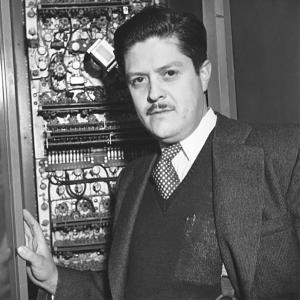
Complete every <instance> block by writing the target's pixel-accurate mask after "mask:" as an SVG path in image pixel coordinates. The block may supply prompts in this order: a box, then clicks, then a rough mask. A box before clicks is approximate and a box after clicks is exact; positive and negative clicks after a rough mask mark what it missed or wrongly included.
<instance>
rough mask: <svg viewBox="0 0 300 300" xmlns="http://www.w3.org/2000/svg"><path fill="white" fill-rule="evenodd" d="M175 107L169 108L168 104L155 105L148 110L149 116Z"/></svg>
mask: <svg viewBox="0 0 300 300" xmlns="http://www.w3.org/2000/svg"><path fill="white" fill-rule="evenodd" d="M172 108H173V107H170V106H168V105H167V104H166V103H153V104H152V105H151V106H150V107H149V108H148V109H147V115H151V114H152V113H154V112H157V111H160V110H164V109H172Z"/></svg>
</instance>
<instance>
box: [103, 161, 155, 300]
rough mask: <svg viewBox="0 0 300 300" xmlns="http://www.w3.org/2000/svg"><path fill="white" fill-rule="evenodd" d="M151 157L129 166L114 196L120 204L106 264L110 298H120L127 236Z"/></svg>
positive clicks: (126, 260) (125, 266) (143, 189)
mask: <svg viewBox="0 0 300 300" xmlns="http://www.w3.org/2000/svg"><path fill="white" fill-rule="evenodd" d="M155 160H156V155H155V156H151V157H148V158H147V159H146V160H141V161H140V163H139V164H138V165H136V166H135V167H134V168H132V169H130V171H129V172H128V174H126V178H125V180H124V183H123V185H122V190H121V191H120V193H119V195H121V197H118V199H117V200H118V201H122V202H123V203H122V208H121V209H120V213H119V215H118V218H117V220H116V223H115V225H114V228H113V231H114V236H113V241H112V245H111V250H110V255H109V265H108V267H109V281H110V287H111V294H112V298H113V299H114V300H117V299H118V300H121V299H124V292H125V283H126V273H127V264H128V254H129V247H130V241H131V236H132V232H133V228H134V223H135V220H136V217H137V213H138V209H139V206H140V203H141V200H142V198H143V195H144V191H145V187H146V185H147V182H148V179H149V177H150V175H151V170H152V166H153V164H154V162H155ZM133 180H134V181H133Z"/></svg>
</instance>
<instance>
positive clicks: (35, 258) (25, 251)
mask: <svg viewBox="0 0 300 300" xmlns="http://www.w3.org/2000/svg"><path fill="white" fill-rule="evenodd" d="M17 252H18V254H19V256H20V257H21V258H22V259H24V260H26V261H29V262H30V263H31V264H38V263H39V262H40V261H41V257H40V256H39V255H37V254H36V253H35V252H34V251H32V250H31V249H30V248H28V247H25V246H20V247H19V248H18V249H17Z"/></svg>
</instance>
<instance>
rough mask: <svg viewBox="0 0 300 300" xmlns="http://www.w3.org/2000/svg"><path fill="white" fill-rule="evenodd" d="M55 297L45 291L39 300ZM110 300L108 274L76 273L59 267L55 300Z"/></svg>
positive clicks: (40, 292) (48, 299) (41, 293)
mask: <svg viewBox="0 0 300 300" xmlns="http://www.w3.org/2000/svg"><path fill="white" fill-rule="evenodd" d="M52 298H53V297H51V295H49V294H48V293H46V292H45V291H43V290H41V289H40V290H39V292H38V298H37V299H38V300H51V299H52ZM74 299H76V300H93V299H97V300H108V299H111V296H110V293H109V287H108V279H107V273H106V272H94V271H76V270H73V269H68V268H63V267H58V284H57V289H56V293H55V295H54V300H74Z"/></svg>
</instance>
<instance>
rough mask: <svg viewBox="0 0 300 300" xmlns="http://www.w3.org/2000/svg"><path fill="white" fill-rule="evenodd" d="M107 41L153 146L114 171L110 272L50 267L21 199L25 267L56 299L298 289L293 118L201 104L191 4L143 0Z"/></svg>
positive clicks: (200, 40) (206, 71)
mask: <svg viewBox="0 0 300 300" xmlns="http://www.w3.org/2000/svg"><path fill="white" fill-rule="evenodd" d="M115 51H116V58H117V61H118V65H119V67H120V70H121V71H122V72H124V75H125V76H126V79H127V83H128V88H129V91H130V93H131V96H132V99H133V102H134V105H135V108H136V111H137V114H138V116H139V118H140V120H141V122H142V123H143V124H144V126H145V127H146V128H147V129H148V131H149V132H150V133H151V134H152V135H153V136H154V137H155V138H156V139H157V140H158V141H159V144H160V147H161V154H160V153H159V154H155V155H148V156H145V157H142V158H140V159H137V160H136V161H133V162H132V163H130V164H129V165H128V167H127V168H126V169H125V170H124V171H123V172H122V175H121V177H120V180H119V184H118V193H117V201H116V207H115V211H114V215H115V218H114V225H113V233H112V235H113V238H112V245H111V250H110V255H109V262H108V279H107V277H106V274H104V273H96V272H78V271H74V270H68V269H64V268H59V267H56V266H55V264H54V262H53V260H52V258H51V254H50V251H49V249H48V248H47V246H46V243H45V241H44V239H43V236H42V232H41V230H40V227H39V225H38V223H37V222H36V221H35V220H34V218H33V217H32V216H31V215H30V214H29V213H28V212H27V211H25V212H24V218H25V222H26V226H25V230H26V240H27V242H26V245H27V247H20V248H19V249H18V253H19V255H20V256H21V257H23V258H24V259H26V260H27V261H29V262H30V266H29V267H28V274H29V276H30V278H31V279H32V280H33V282H34V283H36V284H37V285H38V286H40V287H42V288H43V289H44V290H46V291H48V292H49V293H51V294H52V295H55V297H54V299H55V300H56V299H64V300H68V299H110V297H111V298H112V299H129V300H134V299H139V300H143V299H216V298H218V296H219V295H220V294H221V293H223V295H227V296H232V297H233V294H234V293H235V294H234V297H235V298H237V299H251V300H253V299H273V300H274V299H297V298H298V296H299V295H298V293H297V289H298V286H299V283H300V282H299V279H300V277H299V262H300V251H299V238H300V232H299V221H300V218H299V214H300V206H299V204H300V185H299V182H300V181H299V180H300V161H299V145H300V141H299V136H300V135H299V129H297V128H296V127H289V128H273V127H262V126H255V127H254V126H250V125H249V124H244V123H241V122H238V121H234V120H230V119H227V118H226V117H224V116H222V115H220V114H216V113H214V112H213V110H212V109H211V108H209V107H207V104H206V97H205V91H206V90H207V86H208V83H209V79H210V74H211V64H210V62H209V61H208V60H207V57H206V33H205V29H204V26H203V24H202V23H201V22H200V21H198V20H197V19H196V18H195V17H193V16H191V15H188V14H180V13H176V12H173V11H171V10H169V9H166V8H156V7H150V8H146V9H144V10H143V11H142V12H141V13H139V14H137V15H136V16H135V17H133V18H132V19H130V20H129V21H127V22H126V23H125V24H124V25H122V26H121V27H120V28H119V29H118V30H117V32H116V34H115ZM171 156H174V158H173V157H171ZM221 275H222V280H221ZM226 276H228V277H229V279H230V281H228V280H227V281H224V280H223V279H226ZM224 282H225V284H224ZM229 282H230V284H229V285H228V283H229ZM226 284H227V285H226ZM224 287H225V288H224ZM218 299H220V298H218ZM224 299H225V298H224ZM226 299H228V298H226ZM231 299H233V298H231Z"/></svg>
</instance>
